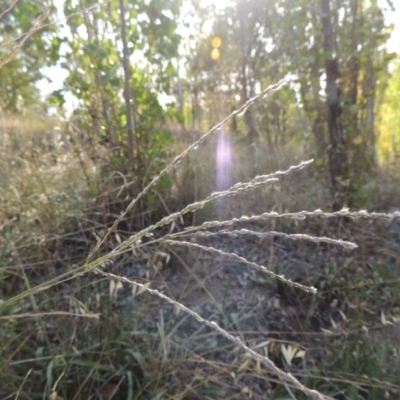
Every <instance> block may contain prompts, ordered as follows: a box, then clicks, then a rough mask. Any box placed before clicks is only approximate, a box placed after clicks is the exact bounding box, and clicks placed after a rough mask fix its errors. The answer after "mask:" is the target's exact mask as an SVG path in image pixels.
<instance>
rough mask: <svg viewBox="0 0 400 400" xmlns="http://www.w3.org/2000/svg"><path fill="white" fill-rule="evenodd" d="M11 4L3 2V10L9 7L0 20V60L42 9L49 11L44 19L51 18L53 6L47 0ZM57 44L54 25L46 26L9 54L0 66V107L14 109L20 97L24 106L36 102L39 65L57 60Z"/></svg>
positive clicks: (24, 32)
mask: <svg viewBox="0 0 400 400" xmlns="http://www.w3.org/2000/svg"><path fill="white" fill-rule="evenodd" d="M14 3H15V2H13V1H11V0H10V1H8V2H7V4H5V7H4V10H6V9H8V8H10V11H9V12H7V13H6V14H4V16H3V18H1V19H0V61H3V60H4V59H5V58H6V57H7V56H8V54H9V53H10V52H11V51H12V49H13V48H14V46H16V45H18V42H20V41H23V40H24V39H25V36H26V35H27V33H28V32H29V30H30V29H31V28H32V27H33V26H34V25H35V22H36V20H37V19H38V18H39V17H40V16H41V15H42V14H43V13H44V12H45V10H46V9H49V11H50V13H49V16H48V18H47V19H46V21H45V22H46V23H49V22H51V21H52V19H54V14H55V7H54V5H53V4H52V2H51V1H42V0H27V1H19V2H16V4H14ZM12 4H14V5H13V6H12ZM1 11H3V9H2V10H1ZM1 11H0V13H1ZM60 45H61V40H60V39H59V38H58V37H57V27H56V25H51V26H46V27H44V28H42V29H40V30H38V31H37V32H35V33H34V34H32V35H30V36H29V38H28V39H27V41H26V42H25V43H24V45H23V49H22V51H17V52H16V53H15V54H13V56H12V58H11V59H10V60H9V61H8V63H6V64H5V65H4V66H3V67H2V69H1V74H0V92H1V99H0V107H1V108H3V109H5V110H9V111H17V108H18V104H19V103H20V102H21V100H22V101H23V103H24V106H26V107H31V106H34V105H37V103H38V98H39V90H38V88H37V87H36V83H37V82H38V81H40V80H41V79H43V78H45V76H44V75H43V73H42V71H41V68H43V67H44V66H51V65H54V64H55V63H56V62H57V60H58V50H59V47H60Z"/></svg>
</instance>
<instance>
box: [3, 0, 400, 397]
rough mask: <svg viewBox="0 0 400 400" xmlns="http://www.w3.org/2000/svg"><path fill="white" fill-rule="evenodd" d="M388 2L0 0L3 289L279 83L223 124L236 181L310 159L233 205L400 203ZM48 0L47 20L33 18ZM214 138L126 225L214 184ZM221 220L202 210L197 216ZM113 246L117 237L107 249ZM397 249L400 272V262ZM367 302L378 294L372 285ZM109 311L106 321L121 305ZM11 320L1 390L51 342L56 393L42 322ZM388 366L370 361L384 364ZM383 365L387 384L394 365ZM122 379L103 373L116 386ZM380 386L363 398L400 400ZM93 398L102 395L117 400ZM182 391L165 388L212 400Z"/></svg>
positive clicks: (113, 344) (143, 221)
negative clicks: (275, 87)
mask: <svg viewBox="0 0 400 400" xmlns="http://www.w3.org/2000/svg"><path fill="white" fill-rule="evenodd" d="M395 7H397V8H398V5H397V4H395V2H392V1H390V0H387V1H385V0H382V1H378V0H340V1H338V0H231V1H229V0H226V1H223V2H219V1H216V2H212V1H201V0H148V1H141V0H129V1H127V0H109V1H104V2H97V1H93V0H65V1H63V0H53V1H52V0H19V1H13V0H2V1H0V16H1V17H0V65H1V69H0V298H1V299H6V298H9V297H11V296H13V295H15V294H16V293H18V292H19V291H22V290H25V289H27V288H29V287H30V286H31V285H33V284H34V283H36V284H37V283H38V282H43V280H45V279H50V278H51V277H54V276H57V274H59V273H60V271H64V270H67V269H68V268H70V266H71V265H76V264H79V263H81V262H83V261H84V260H85V257H86V256H87V255H88V253H89V252H90V251H91V249H92V248H93V245H94V243H96V241H97V240H99V238H101V237H102V236H103V235H104V233H105V232H106V231H107V229H108V228H109V227H110V226H111V225H112V223H113V222H114V220H115V219H116V218H118V216H119V215H120V213H121V212H122V211H123V210H124V209H125V208H126V206H127V205H128V204H129V203H130V201H131V199H132V198H133V197H134V196H135V195H137V194H138V193H140V191H141V190H142V189H143V188H144V187H145V186H146V185H147V184H148V183H149V182H150V181H151V179H153V178H154V176H156V175H157V174H158V173H159V171H160V170H162V168H164V167H165V166H166V165H167V164H168V163H169V162H170V161H171V160H172V159H173V157H174V156H176V155H177V154H178V153H179V152H181V151H182V150H184V149H185V148H186V147H187V146H188V145H189V144H190V143H192V142H193V141H194V140H196V139H198V138H199V137H200V136H201V135H202V134H203V133H205V132H206V131H208V130H209V129H210V128H211V127H212V126H213V125H215V124H216V123H218V122H220V121H221V120H222V119H224V118H225V117H226V116H227V115H229V114H230V113H231V112H232V111H234V110H236V109H237V108H239V107H240V106H241V105H242V104H243V103H245V102H246V101H248V100H249V99H251V98H252V97H254V96H256V95H258V94H259V93H260V92H261V91H262V90H263V89H264V88H265V87H267V86H268V85H270V84H273V83H276V82H278V81H279V80H280V79H282V78H286V79H287V81H288V84H287V85H286V86H284V87H283V88H282V89H281V90H280V91H278V92H276V93H274V94H273V95H271V96H270V97H268V99H266V100H263V101H262V102H257V103H256V104H255V105H254V106H252V107H251V108H249V109H248V110H247V111H246V112H245V114H244V115H243V116H242V117H239V116H234V117H233V118H232V120H231V121H230V122H229V124H227V126H225V128H224V133H223V134H224V135H226V136H227V137H228V138H229V140H227V141H226V142H225V143H229V145H227V146H228V147H229V154H230V157H231V161H232V163H231V164H230V165H231V170H229V171H227V172H226V173H227V174H229V179H228V180H227V181H229V182H231V183H233V182H237V181H244V180H248V179H250V178H252V177H253V176H254V175H256V174H266V173H271V172H273V171H275V170H278V169H279V170H283V169H286V168H287V167H289V166H290V165H292V164H294V163H296V162H298V161H301V160H306V159H309V158H313V159H314V164H313V167H312V168H311V169H309V170H307V172H306V173H304V174H302V175H301V178H298V179H296V178H293V179H292V180H289V181H288V182H286V183H285V184H282V186H277V187H275V188H274V190H273V191H271V192H270V193H269V196H265V197H263V199H262V202H260V198H259V197H257V196H256V197H254V196H248V197H246V198H242V201H241V202H237V203H235V204H232V205H231V206H232V210H230V211H229V212H232V213H235V214H237V213H244V214H252V213H255V212H265V211H266V210H268V211H269V210H277V211H278V212H286V211H288V210H292V211H298V210H300V209H308V210H313V209H316V208H321V209H324V210H326V211H329V210H332V211H336V210H340V209H341V208H342V207H349V208H350V209H352V210H355V209H364V208H365V209H368V210H371V211H384V212H388V211H391V210H393V209H394V208H399V207H400V113H399V107H400V61H399V60H400V58H399V57H400V55H399V52H398V50H399V49H400V42H399V43H397V47H396V46H393V39H392V41H391V42H390V40H391V39H390V38H391V35H392V33H393V31H395V26H394V25H393V24H391V18H392V17H393V15H397V16H399V15H400V14H399V10H398V9H397V10H396V9H395ZM46 10H48V11H49V14H48V16H47V18H46V19H45V20H44V21H42V22H39V23H37V21H38V18H39V17H40V16H41V15H43V13H44V12H46ZM391 16H392V17H391ZM397 20H398V21H400V16H399V17H398V18H397ZM35 24H36V25H35ZM397 32H398V28H397ZM399 37H400V36H399ZM399 40H400V39H399ZM389 43H391V45H390V46H389ZM395 44H396V43H395ZM10 55H12V56H11V57H10ZM219 140H221V137H214V138H211V139H210V141H209V142H208V143H206V144H205V145H203V146H202V148H201V149H199V150H198V151H196V152H193V153H192V154H190V155H189V157H188V158H187V159H185V160H184V161H182V163H181V165H179V168H176V169H174V170H173V171H172V172H171V173H170V174H169V175H165V176H164V177H163V178H162V179H161V180H160V181H159V182H158V184H157V186H156V187H154V188H153V189H152V190H151V191H150V192H149V193H148V194H147V195H146V196H145V197H144V198H143V199H142V200H141V201H140V202H139V203H138V204H137V205H136V207H135V208H134V209H133V210H131V212H130V213H129V215H128V216H127V217H126V218H125V219H124V221H123V224H121V226H120V227H119V234H120V235H121V236H124V235H126V236H129V235H130V233H131V232H133V231H137V230H140V229H143V228H144V227H146V226H148V225H150V224H152V223H154V221H155V220H157V219H158V218H160V217H162V216H164V215H167V214H170V213H171V212H174V211H176V210H178V209H180V208H181V207H182V206H185V205H187V204H189V203H191V202H193V201H196V200H199V199H202V198H204V197H205V196H206V195H208V194H209V193H210V192H212V191H213V190H215V189H216V175H217V173H218V171H217V169H218V165H217V157H216V151H217V148H218V141H219ZM224 140H226V139H224ZM218 189H220V188H218ZM224 189H226V188H224ZM229 215H231V214H229ZM238 216H239V215H238ZM219 217H221V215H220V214H218V213H216V211H215V209H210V210H207V209H206V210H205V211H204V213H203V214H202V215H200V216H199V217H197V218H198V220H200V221H202V220H203V219H204V218H219ZM193 218H194V217H193ZM181 222H182V225H189V224H193V223H194V222H195V220H194V219H190V220H189V219H188V220H187V221H181ZM283 228H284V227H283ZM292 228H293V227H291V226H290V227H289V228H288V229H292ZM396 232H397V231H396ZM395 234H398V232H397V233H395ZM115 244H116V242H115V241H114V242H112V240H111V241H109V242H107V243H106V247H105V249H104V250H105V251H107V250H111V249H112V248H113V246H115ZM390 257H392V258H391V260H392V261H391V262H392V265H395V266H396V267H397V268H398V266H399V264H398V262H399V257H398V255H396V256H395V257H394V258H393V254H392V255H391V256H390ZM393 260H394V261H393ZM330 282H331V283H332V281H330ZM80 285H83V286H85V285H89V283H88V282H86V283H85V282H83V283H81V284H80ZM395 288H396V289H397V288H398V282H397V286H395ZM334 290H336V289H334V285H333V284H332V291H334ZM393 290H394V289H393ZM51 296H52V297H51ZM51 296H50V295H49V297H48V298H47V300H44V299H45V298H40V299H41V301H42V304H44V303H43V302H48V304H47V305H46V306H45V309H52V308H53V309H54V308H57V307H56V306H57V302H58V299H60V298H61V297H62V296H63V294H62V292H61V289H60V291H55V292H54V293H52V294H51ZM362 296H365V293H364V292H361V293H360V297H362ZM368 296H370V297H369V298H370V299H371V301H372V302H375V301H378V302H379V300H377V299H376V298H375V297H374V296H375V294H374V293H373V294H369V295H368ZM396 296H397V297H398V294H397V295H396ZM397 297H396V298H397ZM396 301H397V300H396ZM396 301H394V302H393V304H392V305H393V307H398V306H399V304H397V303H396ZM83 303H84V301H83V300H82V304H83ZM74 304H75V303H74ZM75 306H76V307H78V306H77V305H76V304H75V305H74V307H75ZM19 307H20V308H18V309H13V310H7V313H8V312H10V313H11V314H12V313H17V312H23V311H27V310H29V312H32V310H34V311H37V312H38V311H39V309H40V306H39V305H38V304H37V303H36V300H34V299H33V298H31V299H30V302H29V304H20V305H19ZM46 307H47V308H46ZM103 312H104V313H110V318H111V315H113V310H111V308H110V309H107V310H103ZM7 313H6V314H7ZM7 321H8V322H7V324H4V325H3V327H2V328H0V335H1V336H0V337H1V340H2V343H3V344H4V346H3V349H0V354H1V351H3V353H2V356H1V357H2V360H1V362H2V365H1V367H0V382H5V380H6V379H8V377H10V376H14V378H13V379H11V380H9V381H8V387H7V390H6V389H4V392H2V391H1V390H2V388H1V387H0V393H1V394H2V395H3V397H2V398H4V399H5V398H14V397H6V396H9V395H10V393H13V395H14V396H15V395H16V396H17V397H18V394H16V393H19V392H18V390H19V389H18V388H22V387H23V386H24V385H25V381H26V380H27V381H29V380H30V379H31V378H29V379H28V377H29V376H30V374H31V372H29V371H30V369H29V368H28V367H27V368H26V369H25V370H24V369H23V368H22V367H21V369H18V368H20V364H18V363H17V362H16V361H15V359H16V358H18V357H20V358H21V359H22V358H27V357H28V356H29V357H31V358H32V359H33V358H35V359H37V360H41V359H42V356H43V354H42V353H41V351H43V350H41V351H39V352H38V351H37V349H43V348H46V349H47V350H48V353H47V354H46V357H47V358H46V357H44V356H43V360H44V361H43V364H40V365H41V366H42V367H43V368H44V369H45V370H46V371H47V375H46V372H44V375H46V379H47V380H45V381H46V382H47V383H46V384H45V386H46V387H45V388H44V386H42V387H41V388H40V389H38V391H37V393H39V392H40V393H41V395H43V393H46V396H51V395H54V393H55V392H56V391H55V390H53V391H52V388H53V387H55V386H54V385H55V383H54V381H51V379H50V378H49V376H50V375H51V371H52V370H53V368H56V362H55V361H54V360H55V358H54V357H53V356H54V354H53V353H52V350H51V349H52V348H53V347H52V343H51V341H52V340H53V336H52V334H49V333H48V326H47V323H48V321H47V320H46V321H41V320H40V319H39V318H36V319H34V321H35V323H34V324H33V323H32V324H33V325H34V326H33V325H32V324H31V323H27V324H24V323H22V322H21V320H7ZM385 321H386V319H385ZM0 322H2V321H0ZM381 322H382V319H381ZM51 324H52V323H50V325H51ZM115 324H116V325H118V324H117V323H115ZM60 326H62V324H61V323H60ZM122 326H123V324H122V325H121V326H119V328H118V329H120V330H124V329H125V330H126V329H128V328H126V326H123V327H122ZM38 327H39V328H38ZM57 329H60V328H59V327H56V326H55V325H52V328H51V329H50V330H51V331H52V332H53V331H56V330H57ZM77 329H78V328H77ZM79 329H82V332H84V331H85V329H86V328H85V327H83V326H80V327H79ZM91 329H94V330H96V329H99V328H98V327H97V328H96V327H95V328H93V327H92V328H91ZM101 329H104V332H105V331H106V330H105V327H104V326H103V327H102V328H101ZM110 329H111V328H110ZM33 331H35V332H36V331H38V332H37V333H35V335H36V336H35V337H33V336H32V335H33V334H32V332H33ZM29 332H30V333H29ZM96 332H97V330H96ZM102 332H103V331H102ZM104 332H103V333H104ZM118 332H119V333H118ZM118 332H116V331H115V330H112V331H111V330H110V331H107V333H104V335H105V336H107V335H109V337H112V338H111V339H110V341H109V342H108V344H107V346H109V348H110V349H113V350H115V349H117V350H116V351H122V352H124V351H125V350H126V349H125V347H124V346H125V345H124V344H121V343H122V341H120V342H118V340H117V339H118V335H119V334H120V331H118ZM28 333H29V334H28ZM103 333H102V334H103ZM54 340H55V341H56V339H54ZM121 340H122V339H121ZM39 342H40V343H42V342H43V343H44V344H43V345H37V343H39ZM105 342H106V340H105V339H104V337H102V338H101V339H99V343H101V344H102V345H103V344H104V343H105ZM26 346H28V347H27V350H26ZM87 346H88V348H89V347H90V345H89V344H87ZM150 347H151V346H150ZM350 347H351V346H349V348H350ZM35 348H36V350H35ZM24 349H25V350H24ZM104 349H105V345H104V347H103V350H101V349H100V350H99V352H103V353H102V354H103V355H104V354H105V353H106V351H105V350H104ZM351 349H352V350H351V351H352V352H354V351H353V347H351ZM96 351H97V350H96ZM371 351H372V350H371ZM397 351H400V350H397ZM65 352H67V353H68V352H70V349H66V350H65ZM39 353H40V354H39ZM133 357H134V358H135V360H136V361H137V363H138V365H139V366H140V367H141V372H140V374H145V375H146V374H148V375H149V376H148V375H146V377H148V379H149V380H148V382H150V383H149V385H155V386H154V387H157V388H163V387H164V386H163V385H164V383H165V382H164V381H162V380H159V377H158V376H156V377H155V376H151V378H150V375H151V374H150V372H149V370H151V369H152V367H151V365H152V364H151V362H153V361H154V360H153V359H151V360H153V361H151V362H150V361H149V360H148V359H147V360H146V361H144V360H143V359H142V358H141V357H140V356H139V353H138V352H135V354H134V356H133ZM368 357H369V355H365V358H363V359H362V362H366V363H368V362H369V361H368V360H369V358H368ZM13 360H14V361H13ZM49 360H52V361H51V363H52V364H50V363H49ZM374 360H375V359H374ZM385 360H386V359H385ZM11 361H13V362H14V364H13V365H11V364H10V362H11ZM175 361H176V360H175V359H174V362H175ZM375 361H376V360H375ZM375 361H374V362H375ZM38 362H39V361H38ZM146 362H149V363H150V364H147V366H146V367H144V365H145V364H146ZM176 362H177V361H176ZM385 362H386V361H384V357H383V358H382V359H380V360H379V361H376V364H377V365H378V367H377V368H376V370H378V369H379V368H381V367H382V365H383V364H384V363H385ZM339 364H340V363H339ZM24 365H25V364H24ZM93 365H94V364H90V363H89V362H88V364H87V365H83V364H82V365H79V364H75V366H74V368H76V369H77V370H79V368H84V367H88V368H89V370H91V368H94V367H93ZM171 365H172V364H171ZM374 365H375V364H374ZM58 367H59V365H58ZM58 367H57V368H58ZM171 368H172V366H171ZM382 368H383V367H382ZM100 369H101V368H100ZM383 370H384V368H383V369H382V371H383ZM85 371H86V370H85ZM379 371H380V372H379V374H378V375H379V376H378V378H379V379H380V378H382V377H383V376H384V375H385V374H384V373H383V372H382V371H381V370H379ZM97 372H98V371H97ZM114 372H115V371H107V373H106V372H105V371H103V372H100V373H99V376H98V377H97V378H96V379H98V380H99V381H100V382H102V384H103V385H107V384H109V385H110V387H111V389H112V388H113V387H114V388H115V385H116V384H115V383H114V382H115V379H114V378H115V376H114V375H113V373H114ZM85 373H88V372H87V371H86V372H85ZM169 373H170V371H168V374H169ZM102 374H103V376H102V377H100V375H102ZM75 375H76V376H78V375H79V373H76V371H75ZM32 376H34V375H32ZM110 376H111V378H110ZM127 376H128V375H127ZM71 379H72V378H71ZM127 379H128V380H129V379H134V378H133V377H132V376H130V378H129V376H128V378H127ZM340 379H342V378H340ZM382 379H383V378H382ZM72 381H73V379H72ZM78 381H79V379H78ZM342 381H343V379H342ZM33 382H34V381H33ZM50 382H51V384H50ZM110 382H111V383H110ZM397 383H398V382H397ZM1 385H2V384H1V383H0V386H1ZM66 385H67V384H66ZM77 385H78V386H79V387H81V385H82V386H83V381H79V382H78V383H77ZM113 385H114V386H113ZM132 385H133V384H132ZM132 385H131V386H130V387H133V386H132ZM56 386H57V385H56ZM67 386H68V385H67ZM67 386H66V387H67ZM378 386H379V385H378ZM378 386H377V387H378ZM381 386H382V387H383V389H382V387H381ZM381 386H379V389H382V390H383V391H377V392H376V393H375V392H374V393H375V394H372V395H371V396H372V397H365V398H371V399H372V398H376V399H378V398H383V397H379V396H382V395H385V396H386V395H388V396H389V395H391V394H390V393H391V392H390V391H388V390H387V389H385V387H384V385H381ZM31 387H33V386H31ZM93 387H94V386H93ZM105 387H107V386H105ZM32 390H33V389H32ZM143 390H144V391H143V392H141V393H142V395H138V396H139V397H134V396H131V397H129V394H127V395H126V396H128V397H126V396H125V397H123V398H156V397H155V394H154V393H155V392H156V390H155V391H154V392H151V391H150V390H148V389H147V388H146V390H145V389H143ZM160 390H161V389H160ZM377 390H378V389H377ZM22 392H23V391H22V390H21V393H22ZM89 392H90V390H89ZM28 393H29V391H28ZM32 393H33V392H32ZM71 393H72V392H71V385H70V386H68V388H65V392H64V397H60V398H65V399H67V398H89V397H84V396H86V395H85V394H82V395H79V393H78V394H76V396H75V397H73V395H72V394H71ZM82 393H84V392H82ZM96 393H97V396H98V397H93V398H111V397H110V396H109V395H105V394H104V393H105V391H104V392H103V394H101V393H100V392H96ZM99 393H100V394H99ZM111 393H112V391H111ZM160 393H161V392H160ZM179 393H180V395H181V397H179V396H178V395H177V394H176V397H157V398H160V399H161V398H206V397H201V396H200V397H185V394H184V390H183V389H182V391H181V392H179ZM371 393H372V392H371ZM382 393H383V394H382ZM346 395H347V396H348V397H338V398H354V399H355V398H361V397H357V396H359V395H360V394H359V392H355V394H353V395H352V394H349V393H347V394H346ZM35 396H36V397H35ZM37 396H39V394H34V395H32V396H31V397H23V396H22V397H21V398H39V397H37ZM43 396H44V395H43ZM54 396H55V397H49V398H51V399H56V398H57V393H56V394H55V395H54ZM60 396H61V395H60ZM79 396H83V397H79ZM140 396H142V397H140ZM146 396H147V397H146ZM351 396H353V397H351ZM373 396H376V397H373ZM91 398H92V397H91ZM116 398H119V397H116ZM121 398H122V397H121ZM213 398H217V397H213ZM238 398H240V397H238ZM393 398H395V397H393Z"/></svg>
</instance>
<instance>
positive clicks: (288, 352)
mask: <svg viewBox="0 0 400 400" xmlns="http://www.w3.org/2000/svg"><path fill="white" fill-rule="evenodd" d="M281 350H282V354H283V357H284V358H285V361H286V364H287V365H288V366H290V365H291V363H292V360H293V358H294V356H295V354H296V352H297V348H296V347H293V346H291V345H290V344H289V345H288V347H285V345H284V344H282V347H281Z"/></svg>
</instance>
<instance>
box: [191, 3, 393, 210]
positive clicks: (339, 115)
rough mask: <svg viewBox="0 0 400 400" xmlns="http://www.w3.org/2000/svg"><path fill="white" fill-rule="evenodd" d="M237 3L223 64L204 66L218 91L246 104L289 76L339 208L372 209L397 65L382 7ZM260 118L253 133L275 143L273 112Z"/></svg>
mask: <svg viewBox="0 0 400 400" xmlns="http://www.w3.org/2000/svg"><path fill="white" fill-rule="evenodd" d="M237 4H238V6H240V7H238V8H237V9H236V6H232V7H228V8H227V9H226V10H224V11H223V12H222V13H220V14H217V15H216V17H215V19H216V22H215V24H214V28H213V31H212V36H218V35H220V36H221V37H222V42H223V43H224V40H225V46H223V49H222V51H221V57H220V59H219V60H218V63H214V64H215V65H213V66H211V67H207V66H208V64H205V65H204V66H205V67H207V68H208V70H207V71H208V72H209V73H210V72H213V74H216V75H217V77H218V80H217V83H216V84H215V86H214V89H213V90H214V91H215V90H216V89H217V88H221V89H222V90H224V91H225V93H228V92H229V91H230V88H231V87H234V88H235V89H236V91H237V90H238V89H239V90H240V91H241V93H242V96H241V97H242V98H241V100H242V101H243V100H245V99H246V98H247V97H248V96H250V97H251V96H252V94H254V93H255V92H257V90H259V88H260V87H264V86H265V85H266V84H268V83H270V82H271V81H277V80H279V79H280V78H282V77H283V76H285V75H287V74H288V75H289V77H290V79H291V81H292V82H293V83H292V86H291V89H292V90H293V91H294V92H295V96H294V98H296V99H297V102H296V105H297V107H298V108H299V109H300V110H301V111H302V113H303V115H305V116H306V117H307V119H308V122H309V123H308V126H309V127H310V131H311V134H312V136H313V139H314V156H315V158H316V160H317V164H318V165H319V166H321V167H322V168H325V170H326V171H327V172H329V175H330V185H331V189H332V196H333V199H332V204H333V205H334V208H340V207H342V206H344V205H348V206H351V207H361V206H365V202H366V197H365V191H364V187H365V184H366V183H367V182H368V180H369V179H370V178H371V177H373V174H374V171H375V165H376V149H375V141H376V140H375V132H374V125H375V124H374V116H375V97H376V87H377V82H379V80H381V79H385V73H386V71H387V66H388V62H389V61H390V57H389V56H387V55H386V53H385V48H384V46H385V43H386V41H387V39H388V37H389V34H388V30H387V29H386V28H385V25H384V17H383V12H382V9H381V8H380V6H379V5H378V3H377V1H366V0H343V1H340V2H338V1H335V2H333V1H327V0H311V1H309V0H278V1H264V2H259V1H257V0H247V1H245V0H239V2H238V3H237ZM238 11H239V17H240V18H238V17H237V14H238ZM208 40H209V41H210V39H208ZM203 47H204V45H203ZM201 48H202V47H201V46H199V49H201ZM198 54H199V56H198V57H197V59H200V54H202V53H201V52H199V53H198ZM203 57H204V56H203ZM232 60H233V62H232ZM195 64H196V67H197V68H199V65H201V63H195ZM199 75H200V74H199V73H197V74H196V76H199ZM211 76H212V75H210V77H211ZM220 77H222V78H221V79H219V78H220ZM212 78H214V76H212ZM210 79H211V78H210ZM227 82H228V83H227ZM210 86H211V85H210ZM288 98H290V97H287V99H288ZM327 103H329V107H327V106H326V104H327ZM281 104H282V103H281ZM284 106H286V107H287V106H288V103H287V102H285V104H284ZM268 107H271V104H268ZM260 108H261V107H260ZM272 108H274V107H273V106H272ZM253 112H255V121H254V116H253V117H252V118H248V119H246V124H247V126H248V131H249V132H250V133H251V132H252V130H253V131H256V130H258V131H259V132H260V133H261V136H265V135H266V136H267V138H268V134H269V135H270V133H271V132H274V130H273V129H270V127H268V130H266V127H265V125H263V124H261V123H260V119H261V118H263V119H264V120H265V117H264V115H265V112H266V111H265V109H264V108H263V109H262V112H263V113H259V112H256V111H253ZM275 132H277V133H274V134H275V135H276V134H278V132H279V130H277V129H275ZM302 134H303V135H304V133H303V132H302ZM252 136H254V135H252ZM268 140H269V141H270V142H273V141H272V140H271V138H270V137H269V138H268Z"/></svg>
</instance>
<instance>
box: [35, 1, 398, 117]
mask: <svg viewBox="0 0 400 400" xmlns="http://www.w3.org/2000/svg"><path fill="white" fill-rule="evenodd" d="M260 1H262V0H260ZM378 1H379V3H380V5H381V6H382V7H383V8H384V9H385V15H386V20H387V23H388V24H393V25H394V26H395V28H394V31H393V34H392V37H391V39H390V40H389V42H388V50H389V51H390V52H400V7H398V8H397V10H396V11H394V12H393V11H390V10H388V6H387V0H378ZM99 2H100V1H99ZM54 3H55V5H56V6H57V8H58V19H60V20H61V19H63V18H64V13H63V4H64V0H54ZM213 3H214V4H218V7H221V8H222V7H224V6H226V5H228V4H230V3H232V0H218V2H217V3H215V1H214V0H202V4H204V5H210V4H213ZM60 24H61V25H64V22H61V23H60ZM44 72H45V75H46V76H47V77H48V78H49V79H50V81H51V82H47V81H45V80H43V81H41V82H40V84H39V87H40V89H41V91H42V94H43V95H44V96H46V95H48V94H50V93H51V92H52V91H53V90H58V89H61V88H62V87H63V81H64V79H65V78H66V77H67V76H68V72H67V71H66V70H64V69H62V68H60V67H52V68H46V69H45V71H44ZM66 100H67V107H68V109H70V110H71V109H73V108H74V105H75V106H76V105H77V104H76V100H75V101H74V99H73V97H72V96H70V97H69V98H67V99H66Z"/></svg>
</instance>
